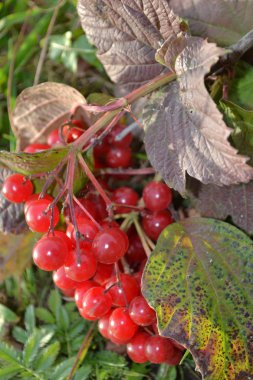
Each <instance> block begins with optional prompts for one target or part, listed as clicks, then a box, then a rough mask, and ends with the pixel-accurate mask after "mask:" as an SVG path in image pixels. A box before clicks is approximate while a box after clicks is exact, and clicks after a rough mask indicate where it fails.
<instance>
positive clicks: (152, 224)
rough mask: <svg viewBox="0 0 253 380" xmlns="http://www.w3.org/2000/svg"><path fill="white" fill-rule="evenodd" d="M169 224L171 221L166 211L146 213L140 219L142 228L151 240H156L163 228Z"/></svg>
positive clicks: (169, 214)
mask: <svg viewBox="0 0 253 380" xmlns="http://www.w3.org/2000/svg"><path fill="white" fill-rule="evenodd" d="M171 223H173V219H172V216H171V213H170V212H169V211H167V210H163V211H157V212H154V213H147V214H145V215H144V216H143V218H142V227H143V229H144V231H145V232H146V234H147V235H148V236H149V237H150V238H151V239H153V240H157V239H158V237H159V235H160V233H161V232H162V231H163V230H164V228H165V227H167V226H168V225H169V224H171Z"/></svg>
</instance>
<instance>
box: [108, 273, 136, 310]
mask: <svg viewBox="0 0 253 380" xmlns="http://www.w3.org/2000/svg"><path fill="white" fill-rule="evenodd" d="M116 283H117V278H116V276H114V277H112V278H111V279H110V280H109V281H108V282H107V284H106V289H110V290H108V293H109V294H110V295H111V297H112V303H113V305H114V306H127V304H128V303H130V302H131V300H132V299H134V298H135V297H137V296H138V295H139V294H140V287H139V284H138V283H137V281H136V279H135V278H134V277H133V276H131V275H130V274H126V273H121V274H120V283H121V284H120V285H119V284H116ZM113 284H115V285H114V286H112V285H113Z"/></svg>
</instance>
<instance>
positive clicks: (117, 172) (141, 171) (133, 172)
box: [99, 168, 155, 176]
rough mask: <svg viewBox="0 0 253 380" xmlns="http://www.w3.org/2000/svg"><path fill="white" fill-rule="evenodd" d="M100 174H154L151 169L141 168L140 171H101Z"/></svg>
mask: <svg viewBox="0 0 253 380" xmlns="http://www.w3.org/2000/svg"><path fill="white" fill-rule="evenodd" d="M99 173H100V174H110V175H119V174H123V175H130V176H133V175H151V174H154V173H155V170H154V169H153V168H141V169H101V170H99Z"/></svg>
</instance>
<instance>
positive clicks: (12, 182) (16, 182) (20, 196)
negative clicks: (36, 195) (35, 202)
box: [2, 174, 33, 203]
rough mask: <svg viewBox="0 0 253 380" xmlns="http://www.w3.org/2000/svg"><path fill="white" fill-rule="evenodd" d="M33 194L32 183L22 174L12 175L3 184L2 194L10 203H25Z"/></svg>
mask: <svg viewBox="0 0 253 380" xmlns="http://www.w3.org/2000/svg"><path fill="white" fill-rule="evenodd" d="M32 193H33V184H32V182H31V181H30V180H29V179H27V178H26V177H25V176H23V175H22V174H12V175H10V176H9V177H7V178H6V179H5V181H4V183H3V188H2V194H3V196H4V197H5V198H6V199H7V200H8V201H10V202H13V203H22V202H25V201H27V199H28V198H29V197H30V196H31V194H32Z"/></svg>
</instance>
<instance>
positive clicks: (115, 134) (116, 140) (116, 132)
mask: <svg viewBox="0 0 253 380" xmlns="http://www.w3.org/2000/svg"><path fill="white" fill-rule="evenodd" d="M124 129H125V126H124V125H119V124H118V125H115V127H113V129H112V130H111V132H110V133H109V134H108V135H107V136H106V137H105V139H104V140H105V141H106V142H107V144H108V145H113V146H115V147H119V148H125V147H128V146H129V145H130V144H131V142H132V139H133V135H132V133H127V134H126V135H124V136H123V137H122V135H123V133H124V132H123V131H124Z"/></svg>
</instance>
